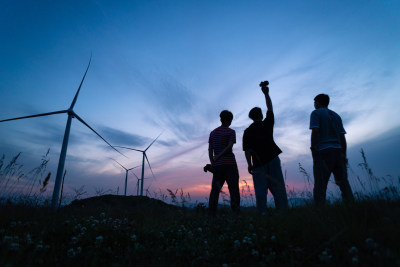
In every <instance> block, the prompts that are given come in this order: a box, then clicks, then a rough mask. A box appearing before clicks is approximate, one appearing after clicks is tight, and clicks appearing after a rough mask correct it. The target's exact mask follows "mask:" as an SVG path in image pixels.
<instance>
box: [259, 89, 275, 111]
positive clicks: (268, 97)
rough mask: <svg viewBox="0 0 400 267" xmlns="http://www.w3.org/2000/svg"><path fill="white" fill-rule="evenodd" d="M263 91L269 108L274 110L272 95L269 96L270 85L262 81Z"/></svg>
mask: <svg viewBox="0 0 400 267" xmlns="http://www.w3.org/2000/svg"><path fill="white" fill-rule="evenodd" d="M260 86H261V91H262V92H263V94H264V96H265V103H266V104H267V110H269V111H272V112H273V111H274V110H273V108H272V101H271V97H270V96H269V87H268V86H267V84H265V82H264V83H261V84H260Z"/></svg>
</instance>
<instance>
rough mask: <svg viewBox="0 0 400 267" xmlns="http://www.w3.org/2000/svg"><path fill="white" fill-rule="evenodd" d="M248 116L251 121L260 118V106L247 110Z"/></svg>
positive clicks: (261, 117)
mask: <svg viewBox="0 0 400 267" xmlns="http://www.w3.org/2000/svg"><path fill="white" fill-rule="evenodd" d="M249 118H250V119H252V120H253V121H257V120H262V119H263V114H262V111H261V108H259V107H255V108H252V109H251V110H250V112H249Z"/></svg>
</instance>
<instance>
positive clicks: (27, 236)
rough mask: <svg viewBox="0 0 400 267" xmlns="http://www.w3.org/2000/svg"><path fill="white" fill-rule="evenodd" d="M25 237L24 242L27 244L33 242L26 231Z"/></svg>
mask: <svg viewBox="0 0 400 267" xmlns="http://www.w3.org/2000/svg"><path fill="white" fill-rule="evenodd" d="M25 239H26V243H27V244H28V245H31V244H33V241H32V238H31V235H30V234H29V233H27V234H26V235H25Z"/></svg>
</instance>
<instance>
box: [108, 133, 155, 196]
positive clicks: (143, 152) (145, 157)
mask: <svg viewBox="0 0 400 267" xmlns="http://www.w3.org/2000/svg"><path fill="white" fill-rule="evenodd" d="M162 133H163V132H161V133H160V134H159V135H158V136H157V138H156V139H154V140H153V142H151V144H150V145H149V146H148V147H147V148H146V149H145V150H140V149H135V148H130V147H125V146H115V147H120V148H125V149H129V150H134V151H139V152H142V154H143V160H142V178H141V179H140V195H141V196H143V183H144V164H145V159H146V161H147V164H148V165H149V168H150V171H151V173H152V175H153V177H154V173H153V170H152V169H151V166H150V162H149V159H148V158H147V155H146V151H147V150H148V149H149V148H150V147H151V146H152V145H153V144H154V142H155V141H156V140H157V139H158V137H160V135H162Z"/></svg>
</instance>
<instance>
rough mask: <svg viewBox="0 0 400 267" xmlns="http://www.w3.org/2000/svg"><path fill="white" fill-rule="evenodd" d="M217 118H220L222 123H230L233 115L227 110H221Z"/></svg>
mask: <svg viewBox="0 0 400 267" xmlns="http://www.w3.org/2000/svg"><path fill="white" fill-rule="evenodd" d="M219 117H220V118H221V122H222V123H224V124H225V123H231V122H232V120H233V114H232V112H230V111H229V110H223V111H221V113H220V114H219Z"/></svg>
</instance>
